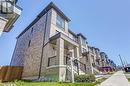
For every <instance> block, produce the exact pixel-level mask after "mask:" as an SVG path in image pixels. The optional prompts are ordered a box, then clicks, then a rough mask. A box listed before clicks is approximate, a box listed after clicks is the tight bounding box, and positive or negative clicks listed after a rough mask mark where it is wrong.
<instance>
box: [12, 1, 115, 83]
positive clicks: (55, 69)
mask: <svg viewBox="0 0 130 86" xmlns="http://www.w3.org/2000/svg"><path fill="white" fill-rule="evenodd" d="M69 22H70V19H69V18H68V17H67V16H66V15H65V14H64V13H63V12H62V11H61V10H60V9H59V8H58V7H57V6H56V5H55V4H54V3H52V2H51V3H50V4H49V5H48V6H47V7H46V8H45V9H44V10H43V11H42V12H41V13H40V14H39V15H38V16H37V18H36V19H35V20H34V21H33V22H32V23H31V24H30V25H29V26H28V27H27V28H26V29H25V30H24V31H23V32H21V33H20V35H19V36H18V37H17V43H16V47H15V50H14V53H13V56H12V60H11V64H10V65H11V66H23V67H24V69H23V73H22V78H23V79H31V80H32V79H40V78H43V79H45V80H51V81H69V80H71V70H72V66H73V73H74V74H78V75H80V74H99V73H101V72H103V71H101V70H102V69H104V68H106V69H107V70H105V71H110V70H109V69H111V70H113V69H114V68H115V64H114V62H113V61H112V60H110V59H108V57H107V55H106V54H105V53H104V52H100V50H99V49H98V48H95V47H91V46H89V45H88V43H87V38H86V37H85V36H84V35H83V34H81V33H79V34H76V33H74V32H72V31H71V30H70V29H69V26H68V24H69Z"/></svg>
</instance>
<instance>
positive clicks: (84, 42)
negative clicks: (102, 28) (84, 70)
mask: <svg viewBox="0 0 130 86" xmlns="http://www.w3.org/2000/svg"><path fill="white" fill-rule="evenodd" d="M81 40H82V45H83V46H86V41H85V40H84V39H83V38H82V39H81Z"/></svg>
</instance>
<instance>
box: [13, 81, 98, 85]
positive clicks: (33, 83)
mask: <svg viewBox="0 0 130 86" xmlns="http://www.w3.org/2000/svg"><path fill="white" fill-rule="evenodd" d="M15 84H16V86H95V85H96V83H58V82H21V81H18V82H15Z"/></svg>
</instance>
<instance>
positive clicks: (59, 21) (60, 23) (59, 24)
mask: <svg viewBox="0 0 130 86" xmlns="http://www.w3.org/2000/svg"><path fill="white" fill-rule="evenodd" d="M56 26H57V27H58V28H60V29H64V28H65V20H64V19H63V18H62V17H60V16H59V15H57V17H56Z"/></svg>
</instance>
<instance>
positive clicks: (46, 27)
mask: <svg viewBox="0 0 130 86" xmlns="http://www.w3.org/2000/svg"><path fill="white" fill-rule="evenodd" d="M47 18H48V12H47V14H46V21H45V31H44V33H43V34H44V36H43V46H42V53H41V60H40V67H39V75H38V79H40V77H41V69H42V59H43V52H44V47H45V46H46V45H47V44H48V43H47V44H45V38H46V37H45V36H46V30H47Z"/></svg>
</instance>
